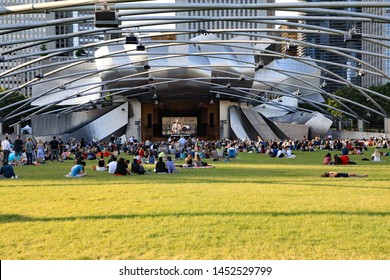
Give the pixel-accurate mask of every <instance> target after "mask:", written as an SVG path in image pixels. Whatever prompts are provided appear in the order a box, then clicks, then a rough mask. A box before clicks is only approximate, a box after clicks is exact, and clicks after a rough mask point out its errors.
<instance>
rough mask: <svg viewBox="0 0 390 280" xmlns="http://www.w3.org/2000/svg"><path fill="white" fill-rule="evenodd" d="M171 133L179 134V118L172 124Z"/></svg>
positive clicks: (180, 128)
mask: <svg viewBox="0 0 390 280" xmlns="http://www.w3.org/2000/svg"><path fill="white" fill-rule="evenodd" d="M171 129H172V134H180V133H181V130H182V124H181V123H180V122H179V119H175V122H174V123H173V125H172V128H171Z"/></svg>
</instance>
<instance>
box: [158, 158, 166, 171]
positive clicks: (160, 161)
mask: <svg viewBox="0 0 390 280" xmlns="http://www.w3.org/2000/svg"><path fill="white" fill-rule="evenodd" d="M156 173H168V169H167V168H166V166H165V163H164V162H163V158H162V157H159V158H158V162H157V163H156Z"/></svg>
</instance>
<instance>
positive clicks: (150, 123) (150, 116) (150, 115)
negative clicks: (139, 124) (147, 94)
mask: <svg viewBox="0 0 390 280" xmlns="http://www.w3.org/2000/svg"><path fill="white" fill-rule="evenodd" d="M147 124H148V128H152V114H150V113H149V114H148V121H147Z"/></svg>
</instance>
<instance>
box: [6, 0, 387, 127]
mask: <svg viewBox="0 0 390 280" xmlns="http://www.w3.org/2000/svg"><path fill="white" fill-rule="evenodd" d="M125 2H126V3H125ZM128 2H129V1H122V0H118V1H109V0H108V1H104V3H103V4H107V5H109V6H110V7H111V9H112V10H113V11H116V16H117V19H118V20H119V22H123V24H119V26H118V27H108V28H93V29H90V30H86V31H84V32H81V33H80V32H73V33H72V32H70V33H68V34H62V35H58V36H56V35H49V36H42V37H34V38H29V39H28V40H24V39H20V40H18V39H16V40H11V41H7V40H0V47H2V53H1V54H0V64H1V63H7V62H9V61H23V63H16V64H15V66H13V67H10V68H8V69H6V70H2V71H1V72H0V79H5V78H7V77H11V76H13V75H20V74H26V76H28V77H31V79H28V80H27V81H25V82H24V83H21V84H19V85H16V86H14V87H10V88H7V89H5V90H4V91H3V92H1V93H0V100H2V99H5V98H6V97H7V96H9V95H10V94H11V93H13V92H17V91H20V90H21V89H23V88H25V87H33V86H35V85H42V84H45V83H48V84H49V82H50V81H52V80H53V79H58V78H59V76H58V75H59V73H60V72H61V70H64V69H69V68H72V69H74V71H73V73H72V74H71V75H69V74H67V77H66V78H67V79H68V80H67V84H66V85H61V86H57V87H52V88H50V87H49V88H47V90H46V91H45V92H43V93H41V94H40V95H39V97H42V96H50V95H51V94H56V93H58V92H59V91H61V90H62V89H63V88H64V87H68V88H69V87H72V83H74V82H75V81H80V80H81V81H82V78H83V77H84V78H86V77H89V76H93V75H96V74H99V73H101V72H102V71H107V69H104V70H95V71H78V70H77V66H78V65H82V64H85V63H89V62H91V61H96V60H99V59H104V58H105V57H104V56H101V57H73V59H71V60H67V61H55V60H52V61H50V58H56V57H59V56H63V55H68V54H73V53H74V52H75V51H77V50H85V49H94V48H97V47H101V46H113V45H116V44H118V43H122V44H123V43H125V40H126V38H125V37H120V38H117V39H108V36H105V35H107V34H135V33H136V34H137V38H138V40H140V42H142V46H143V47H145V49H146V50H153V49H154V48H159V47H164V46H165V47H166V46H174V45H192V46H193V45H196V44H209V45H218V44H225V45H229V44H230V45H231V46H234V47H235V51H234V54H235V55H237V57H240V56H242V55H246V54H252V55H253V53H254V52H258V49H257V48H256V47H255V45H256V44H259V43H261V42H262V41H261V40H262V39H272V40H273V44H274V45H281V46H285V47H287V48H288V46H295V47H301V48H308V47H311V48H315V49H318V50H323V51H326V52H329V53H335V54H337V55H339V56H341V57H344V58H346V59H348V60H350V61H353V62H354V63H355V65H358V66H352V65H345V64H343V63H336V62H330V61H325V60H323V61H321V60H318V59H317V60H314V59H310V58H307V57H297V56H292V55H289V54H287V53H278V52H276V51H272V50H266V49H264V50H262V51H261V57H262V58H267V57H268V58H270V59H276V58H279V59H280V58H285V59H286V58H288V59H293V60H297V61H300V62H302V63H310V62H319V63H321V64H322V65H326V64H333V65H334V66H337V67H340V68H345V69H351V70H352V71H356V72H358V73H362V71H364V73H367V74H371V75H375V76H378V77H383V78H385V79H387V80H390V77H389V76H388V75H389V73H386V72H384V71H383V70H382V69H379V68H377V67H375V66H374V65H371V64H370V63H369V62H367V60H362V59H358V58H356V56H354V55H353V54H356V53H359V54H361V55H365V56H368V57H372V58H376V59H383V60H390V57H389V56H388V55H387V54H386V53H383V52H380V53H379V52H378V53H375V52H368V51H364V50H357V49H350V48H340V47H335V46H329V45H320V44H313V43H310V42H306V41H304V40H299V39H291V38H286V37H283V36H282V33H301V34H312V33H320V34H327V35H332V36H340V38H347V37H348V36H350V35H351V34H350V32H349V31H345V30H337V29H332V28H326V27H321V26H315V25H309V24H306V23H305V22H306V20H309V19H310V20H320V19H321V18H322V17H321V15H327V20H329V21H332V20H338V21H340V20H344V21H350V22H354V21H357V22H368V23H373V22H374V23H377V24H380V25H390V17H386V16H380V15H374V14H369V13H357V12H353V11H348V10H340V9H343V8H374V7H376V8H384V9H385V8H390V2H314V3H313V2H310V3H305V5H302V4H301V3H258V4H174V3H164V4H159V3H138V1H131V2H132V3H128ZM122 3H123V4H122ZM101 5H102V1H82V0H78V1H77V0H71V1H57V2H48V3H37V4H33V3H32V4H26V5H20V6H10V7H1V8H0V16H7V15H10V14H19V13H23V14H25V13H53V12H69V11H80V12H94V11H95V10H96V7H97V6H101ZM303 7H304V8H303ZM230 9H256V10H271V11H294V12H298V13H297V14H296V15H295V16H283V17H280V16H267V17H247V16H246V17H241V16H236V17H222V18H221V17H212V16H207V17H196V16H174V15H172V16H167V15H165V13H173V14H174V13H175V12H183V11H204V10H230ZM162 13H164V15H160V14H162ZM305 13H311V14H313V13H315V14H317V15H318V16H310V17H308V16H305ZM151 14H152V15H151ZM286 20H287V21H286ZM93 21H94V16H93V15H87V16H81V17H76V18H72V17H70V18H61V19H55V20H51V21H42V22H34V23H32V24H30V23H29V24H26V23H18V24H12V25H10V24H8V25H7V24H5V25H0V38H1V37H2V36H5V35H7V34H11V33H17V32H20V31H23V30H34V29H36V28H42V27H49V26H61V25H68V24H72V23H76V22H93ZM204 21H230V22H231V21H237V22H253V23H264V24H267V25H268V26H272V28H261V29H258V28H252V29H250V28H240V29H231V28H230V29H223V30H222V29H215V30H192V29H176V28H174V27H173V28H172V29H169V28H164V29H159V28H158V27H159V25H162V24H175V23H187V22H204ZM128 22H130V23H128ZM277 25H283V26H288V27H289V29H284V30H280V29H275V27H276V26H277ZM144 27H148V29H145V30H143V29H142V28H144ZM204 32H207V33H213V34H222V33H224V34H233V35H236V36H243V35H245V36H250V38H251V39H250V40H234V39H233V40H229V41H227V42H224V41H212V40H207V39H205V40H201V41H196V42H191V41H180V40H177V41H169V40H167V41H163V40H158V41H157V40H156V41H155V40H153V38H154V37H161V36H175V35H182V34H199V33H204ZM87 34H90V35H91V34H93V35H102V36H105V37H106V39H102V40H101V41H99V42H95V43H90V44H85V45H80V46H74V47H64V48H57V49H51V50H40V51H39V52H33V51H29V50H30V49H32V48H33V47H35V46H37V45H42V44H46V43H49V42H53V41H56V40H58V39H61V38H64V39H71V38H74V37H77V36H82V35H87ZM359 36H360V37H359V40H362V41H366V42H369V43H371V44H376V45H378V46H381V48H379V49H380V50H383V48H387V49H388V48H389V45H390V44H389V41H390V38H389V37H386V36H378V35H372V34H365V33H359ZM244 43H245V44H248V43H249V44H251V45H252V47H247V46H246V47H237V44H244ZM237 49H239V50H237ZM136 54H137V52H135V51H133V50H125V51H118V52H115V53H109V54H107V56H108V57H111V56H112V57H114V56H116V57H118V56H132V55H136ZM224 54H225V53H222V52H220V51H214V52H199V53H197V54H196V55H198V56H202V57H208V58H210V57H211V58H212V57H221V55H224ZM153 55H154V56H153V57H146V58H145V59H143V60H141V61H138V62H140V63H142V64H143V65H148V64H149V63H151V62H152V61H153V60H156V59H165V58H167V57H168V55H167V54H164V53H158V52H157V53H153ZM188 55H189V54H188V53H185V52H177V53H174V54H169V57H170V58H172V57H173V56H175V57H186V56H188ZM191 55H194V54H191ZM227 59H230V60H231V59H232V58H227ZM43 61H45V65H44V66H42V64H40V63H41V62H43ZM238 62H240V63H241V64H244V66H242V67H247V68H251V69H258V68H259V65H258V62H256V63H248V62H247V61H238ZM122 66H123V65H116V66H113V67H112V69H114V68H120V67H122ZM262 66H263V65H262ZM197 67H198V68H199V69H200V70H201V69H202V67H203V68H205V67H206V66H202V65H199V66H197ZM264 67H265V68H267V65H265V66H264ZM317 67H318V68H319V69H320V70H321V72H322V73H326V74H327V75H326V76H325V75H324V76H323V77H321V80H322V81H324V82H325V83H326V81H328V82H335V83H339V84H341V85H345V86H350V87H353V88H355V89H356V90H357V92H358V93H359V94H361V95H362V96H364V97H365V98H366V99H367V104H357V103H356V102H352V101H351V100H347V99H345V98H340V97H338V96H335V95H334V94H332V93H330V92H326V91H325V90H324V89H322V88H311V89H310V90H312V91H316V92H319V93H320V94H322V95H324V96H327V97H328V98H332V99H334V100H335V101H336V102H337V103H338V104H340V105H341V106H340V107H341V108H335V107H332V106H329V105H325V104H322V103H319V102H315V101H313V100H309V99H305V98H304V97H299V96H296V95H294V93H291V92H286V91H285V90H284V89H283V88H282V87H278V86H276V85H273V86H272V91H269V92H266V93H267V94H268V95H267V96H292V97H294V96H295V97H296V98H299V100H300V102H303V103H308V104H310V105H311V106H312V107H314V108H316V109H318V110H319V111H322V112H323V113H325V114H326V109H327V108H331V109H334V110H336V111H340V112H342V113H343V114H346V115H348V116H350V117H352V118H356V119H360V120H363V121H365V119H364V118H365V116H359V115H358V114H357V113H356V112H354V111H352V110H351V109H350V108H349V106H350V105H351V104H353V105H356V106H360V107H361V108H364V109H365V110H367V111H369V112H372V113H375V114H379V115H380V116H382V117H386V118H388V117H389V116H388V112H386V111H385V110H384V109H383V108H382V107H381V106H380V104H379V103H378V102H377V101H376V98H377V97H380V98H384V99H385V100H389V97H387V96H385V95H382V94H380V93H378V92H374V91H372V90H369V89H366V88H363V87H361V86H358V85H355V84H353V83H351V82H350V81H348V80H346V79H345V78H343V77H341V76H340V75H338V74H337V73H329V71H328V70H327V69H324V68H322V67H320V66H317ZM45 68H48V69H49V68H50V69H53V68H54V70H49V71H46V72H45V74H44V75H41V71H42V70H44V69H45ZM173 68H174V66H173V65H166V67H165V68H161V67H160V68H158V69H154V70H152V71H147V75H145V72H140V73H139V74H133V75H128V76H124V77H121V78H117V79H114V80H106V81H102V82H100V83H99V82H97V83H93V84H91V83H89V82H88V83H87V82H85V83H84V84H83V83H82V82H81V84H80V83H79V84H78V86H81V87H82V88H86V89H84V90H82V91H81V92H79V93H78V94H84V93H85V94H87V95H88V94H94V93H100V94H101V97H100V98H97V99H94V100H93V102H92V101H85V102H84V104H77V105H70V106H66V107H64V108H60V109H58V108H57V107H56V105H59V104H61V102H63V101H64V100H67V99H71V98H75V97H76V96H70V97H69V96H68V97H64V98H62V99H58V100H56V101H53V102H50V103H48V104H45V105H40V106H35V107H33V108H29V106H28V105H30V104H31V103H32V102H34V101H35V100H36V99H37V98H29V99H26V100H23V101H20V102H16V103H15V104H11V105H8V106H7V107H4V108H3V109H5V108H6V109H9V108H12V109H13V110H12V112H11V113H8V114H7V115H3V114H2V113H0V116H1V119H2V121H6V120H8V119H14V118H15V119H16V120H19V121H22V120H27V119H29V118H30V117H31V115H34V114H37V113H40V112H46V113H51V112H56V113H58V114H61V113H67V112H72V111H75V110H79V109H80V108H85V107H87V106H88V105H90V104H91V102H92V103H93V104H94V105H96V104H99V102H103V101H104V100H105V93H107V92H109V93H110V95H111V96H115V95H121V94H123V93H127V96H130V97H143V96H144V97H145V96H149V95H150V93H151V92H152V91H153V87H154V86H159V85H163V84H171V83H180V82H182V81H184V80H188V78H186V77H175V78H171V79H168V80H167V79H164V80H160V81H159V79H158V78H157V77H156V78H154V79H155V80H154V82H153V85H151V84H150V83H147V79H150V75H153V73H156V75H157V76H158V72H161V71H166V70H168V69H173ZM268 70H272V68H271V67H268ZM274 71H281V70H274ZM222 72H223V71H222ZM225 74H226V77H222V78H220V79H219V80H222V81H224V80H225V81H224V82H223V83H225V82H226V85H227V84H229V83H230V81H231V80H233V79H236V80H238V81H239V80H240V79H243V78H244V79H247V80H252V81H253V82H257V83H260V84H266V82H264V81H262V80H260V79H258V78H256V77H249V76H244V77H243V76H242V75H237V73H233V72H229V71H227V72H226V70H225ZM283 74H284V75H286V76H289V77H293V76H292V73H289V72H288V71H283ZM302 74H303V75H304V74H305V73H302ZM60 78H61V76H60ZM64 78H65V77H64ZM126 79H127V80H129V85H128V86H127V87H123V86H121V87H115V86H114V87H112V86H111V87H110V89H109V90H107V89H105V88H106V87H107V86H108V85H111V84H114V83H115V82H118V81H121V82H123V81H126ZM136 80H140V81H143V80H145V81H146V85H142V86H134V85H132V84H131V82H132V81H133V82H134V81H136ZM192 82H194V83H201V84H205V83H206V84H208V85H209V86H211V87H212V90H211V91H210V95H209V96H211V98H215V95H217V94H218V96H223V97H226V98H234V99H239V100H244V101H247V102H250V103H252V104H254V105H260V104H263V103H265V102H269V101H270V100H269V99H268V98H267V97H266V96H261V94H260V93H261V92H260V91H259V92H256V90H254V89H247V88H245V87H240V86H239V84H237V85H233V86H232V87H229V89H228V90H227V89H226V87H225V86H224V85H221V84H214V83H213V82H211V81H208V80H207V79H202V78H201V77H200V78H193V79H192ZM299 84H301V87H302V90H308V88H310V85H308V84H305V82H304V81H303V82H302V81H300V83H299ZM129 92H130V94H129ZM262 92H263V93H264V91H262ZM208 98H210V97H208ZM275 106H281V107H284V108H287V109H288V110H292V111H296V110H300V109H299V108H292V107H291V108H289V106H287V105H284V104H283V105H282V104H279V103H277V102H275ZM301 110H306V109H301ZM26 115H27V116H26ZM22 116H23V119H22ZM18 118H20V119H18Z"/></svg>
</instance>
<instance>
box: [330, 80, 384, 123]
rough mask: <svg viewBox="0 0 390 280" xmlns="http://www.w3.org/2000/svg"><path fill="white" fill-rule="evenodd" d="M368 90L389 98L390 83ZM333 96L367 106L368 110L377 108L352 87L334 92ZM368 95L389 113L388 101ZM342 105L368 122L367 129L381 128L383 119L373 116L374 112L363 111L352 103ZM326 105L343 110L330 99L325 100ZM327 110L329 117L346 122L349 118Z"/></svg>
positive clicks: (335, 111) (376, 115)
mask: <svg viewBox="0 0 390 280" xmlns="http://www.w3.org/2000/svg"><path fill="white" fill-rule="evenodd" d="M369 89H370V90H373V91H376V92H378V93H381V94H383V95H385V96H389V97H390V83H389V84H386V85H382V86H374V87H370V88H369ZM334 94H335V95H336V96H340V97H343V98H346V99H349V100H352V101H354V102H356V103H358V104H362V105H364V106H367V107H369V108H372V109H374V110H378V108H377V107H376V106H375V105H374V104H372V103H371V102H370V100H369V99H368V98H367V97H366V96H364V95H362V94H361V93H360V92H359V91H358V90H356V89H355V88H352V87H343V88H339V89H338V90H336V91H335V92H334ZM368 95H370V96H371V97H372V98H373V99H374V100H375V101H376V102H377V103H378V104H379V105H380V106H381V107H382V108H383V109H384V110H385V111H386V112H390V102H389V101H388V100H386V99H385V98H381V97H378V96H373V95H371V94H368ZM343 103H344V104H346V105H347V106H348V107H349V108H350V109H351V110H353V111H354V112H356V114H357V115H359V116H360V117H361V118H363V119H365V120H367V121H369V124H368V125H367V127H368V128H372V129H382V128H383V117H382V116H380V115H378V114H375V113H374V112H371V111H369V110H367V109H364V108H362V107H360V106H357V105H354V104H352V103H348V102H344V101H343ZM326 104H328V105H331V106H333V107H335V108H339V109H342V110H345V109H344V108H342V106H341V105H340V104H338V103H337V102H336V101H334V100H333V99H331V98H328V99H327V100H326ZM327 110H328V112H329V113H330V114H331V115H333V116H336V117H339V118H341V119H344V120H346V119H348V118H349V117H347V116H346V115H345V114H343V113H341V112H339V111H337V110H333V109H327Z"/></svg>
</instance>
